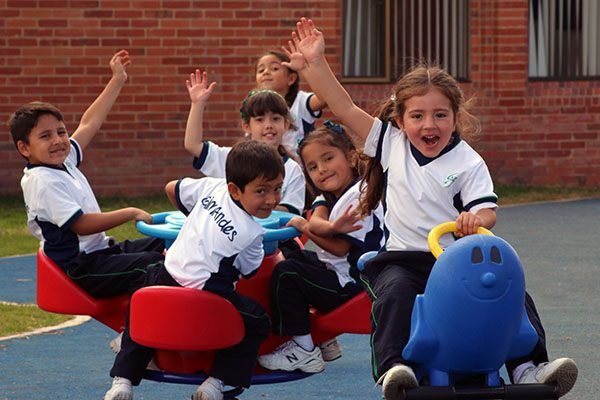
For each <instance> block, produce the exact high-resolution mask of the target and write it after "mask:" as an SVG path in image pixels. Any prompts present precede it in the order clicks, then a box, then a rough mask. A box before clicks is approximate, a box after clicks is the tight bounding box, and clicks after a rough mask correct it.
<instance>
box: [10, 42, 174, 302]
mask: <svg viewBox="0 0 600 400" xmlns="http://www.w3.org/2000/svg"><path fill="white" fill-rule="evenodd" d="M130 62H131V61H130V60H129V54H128V53H127V51H125V50H121V51H119V52H117V53H116V54H115V55H114V56H113V57H112V59H111V60H110V67H111V69H112V78H111V80H110V81H109V82H108V84H107V85H106V87H105V88H104V90H103V91H102V93H101V94H100V95H99V96H98V98H97V99H96V100H95V101H94V102H93V103H92V105H91V106H90V107H89V108H88V109H87V110H86V111H85V113H84V114H83V116H82V118H81V122H80V123H79V126H78V127H77V129H76V130H75V132H74V133H73V135H72V136H71V138H69V135H68V132H67V128H66V127H65V123H64V119H63V116H62V114H61V112H60V111H59V110H58V109H57V108H56V107H54V106H53V105H51V104H48V103H42V102H32V103H29V104H26V105H24V106H22V107H20V108H19V109H18V110H17V111H15V113H14V114H13V115H12V116H11V118H10V121H9V126H10V132H11V135H12V137H13V140H14V142H15V145H16V146H17V150H18V151H19V153H20V154H21V155H22V156H23V157H24V158H25V159H26V160H27V166H26V167H25V170H24V173H23V178H22V179H21V188H22V189H23V197H24V200H25V206H26V207H27V220H28V224H29V230H30V231H31V233H32V234H33V235H34V236H35V237H37V238H38V239H40V241H41V245H42V246H43V249H44V252H45V253H46V255H47V256H48V257H50V258H51V259H52V260H53V261H54V262H55V263H56V264H58V266H60V267H61V268H62V269H63V270H64V271H65V272H66V274H67V275H68V276H69V277H70V278H71V279H72V280H73V281H75V283H77V285H79V286H80V287H81V288H82V289H83V290H85V291H86V292H88V293H89V294H90V295H92V296H94V297H99V298H100V297H111V296H115V295H119V294H124V293H132V292H131V290H132V289H131V285H132V281H135V280H136V279H139V278H140V277H141V276H143V273H144V268H145V267H146V266H147V265H149V264H152V263H155V262H157V261H160V260H162V259H163V258H164V256H163V251H164V248H165V244H164V241H163V240H158V239H151V238H148V239H140V240H135V241H125V242H123V243H115V241H114V239H112V238H111V237H108V236H106V235H105V233H104V231H105V230H107V229H111V228H114V227H116V226H118V225H121V224H124V223H125V222H128V221H133V220H135V221H137V220H142V221H145V222H148V223H149V222H151V220H152V217H151V216H150V214H148V213H147V212H146V211H144V210H140V209H138V208H133V207H128V208H122V209H119V210H115V211H110V212H101V211H100V207H99V206H98V202H97V201H96V198H95V197H94V193H93V191H92V189H91V187H90V185H89V184H88V181H87V180H86V178H85V176H84V175H83V173H82V172H81V171H80V170H79V168H78V167H79V164H80V163H81V160H82V158H83V151H84V150H85V148H86V147H87V145H88V144H89V143H90V141H91V140H92V139H93V138H94V135H95V134H96V133H97V132H98V130H99V129H100V126H101V125H102V123H103V122H104V120H105V119H106V115H107V114H108V112H109V111H110V109H111V107H112V105H113V104H114V102H115V100H116V99H117V97H118V95H119V92H120V91H121V88H122V87H123V85H124V84H125V82H126V80H127V72H126V68H127V66H129V64H130ZM57 295H58V294H57Z"/></svg>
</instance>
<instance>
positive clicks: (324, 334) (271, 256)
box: [37, 211, 371, 398]
mask: <svg viewBox="0 0 600 400" xmlns="http://www.w3.org/2000/svg"><path fill="white" fill-rule="evenodd" d="M291 217H293V214H289V213H284V212H278V211H274V212H273V213H272V215H271V217H270V218H267V219H264V220H260V222H261V224H262V225H263V227H264V228H265V230H266V234H265V239H264V248H265V258H264V260H263V263H262V265H261V267H260V268H259V271H258V272H257V273H256V274H255V275H254V276H253V277H252V278H250V279H248V280H240V281H239V282H238V285H237V288H236V290H238V291H239V292H240V293H242V294H244V295H246V296H248V297H251V298H253V299H255V300H256V301H258V302H259V303H260V304H261V305H262V306H263V307H264V308H265V309H266V310H267V311H268V312H270V309H271V307H270V298H269V293H270V283H269V282H270V276H271V272H272V270H273V268H274V267H275V265H276V264H277V263H278V262H279V261H281V260H282V259H283V254H282V253H281V252H280V251H279V249H278V248H277V245H278V242H279V241H285V240H288V239H290V238H292V237H297V236H299V232H298V231H297V230H296V229H295V228H290V227H285V224H286V223H287V222H288V221H289V219H290V218H291ZM184 218H185V217H184V216H183V214H181V213H179V212H165V213H159V214H155V215H153V223H152V224H145V223H143V222H138V224H137V227H138V230H139V231H140V232H142V233H144V234H146V235H149V236H153V237H158V238H162V239H165V241H166V242H167V246H169V245H170V244H171V243H172V242H173V241H174V240H175V238H176V237H177V234H178V232H179V228H180V227H181V225H182V223H183V220H184ZM37 302H38V305H39V306H40V308H42V309H44V310H46V311H50V312H56V313H61V314H81V315H90V316H91V317H93V318H95V319H97V320H98V321H100V322H102V323H104V324H105V325H107V326H108V327H110V328H111V329H114V330H115V331H117V332H120V331H122V329H123V326H124V321H125V315H126V312H127V305H128V299H127V297H126V296H120V297H118V298H112V299H94V298H92V297H91V296H89V295H88V294H87V293H85V292H84V291H83V290H82V289H81V288H79V287H78V286H77V285H76V284H75V283H74V282H73V281H71V280H70V279H69V278H68V277H67V276H66V275H65V273H64V272H63V271H62V270H61V269H60V268H59V267H58V266H57V265H55V264H54V263H53V262H52V260H50V259H49V258H48V257H47V256H46V255H45V254H44V253H43V252H42V251H41V250H40V252H39V253H38V288H37ZM370 310H371V303H370V300H369V298H368V296H367V295H366V293H361V294H359V295H358V296H356V297H354V298H353V299H351V300H350V301H348V302H347V303H346V304H344V305H342V306H341V307H339V308H337V309H335V310H333V311H331V312H329V313H319V312H314V313H313V314H312V316H311V318H312V323H311V326H312V331H311V334H312V336H313V338H314V340H315V342H316V343H320V342H323V341H326V340H329V339H332V338H334V337H336V336H338V335H340V334H342V333H364V334H368V333H370V332H371V324H370V320H369V315H370ZM130 327H131V337H132V338H133V339H134V340H135V341H137V342H138V343H140V344H143V345H146V346H149V347H153V348H156V349H157V352H156V355H155V359H154V361H155V364H156V365H157V366H158V368H159V370H158V371H156V370H148V371H147V372H146V375H145V379H150V380H155V381H161V382H172V383H186V384H195V385H197V384H200V383H201V382H202V381H203V380H204V379H205V378H206V377H207V375H206V374H205V371H208V370H209V368H210V365H211V363H212V360H213V358H214V355H215V353H216V351H217V350H218V349H221V348H225V347H229V346H232V345H234V344H236V343H238V342H239V341H240V340H241V339H242V337H243V336H244V327H243V324H242V321H241V318H240V316H239V314H238V312H237V310H236V309H235V308H234V307H233V305H232V304H231V303H229V302H228V301H227V300H225V299H224V298H222V297H220V296H217V295H215V294H213V293H210V292H206V291H201V290H195V289H190V288H181V287H163V286H153V287H145V288H142V289H140V290H138V291H136V292H135V293H134V295H133V296H132V298H131V311H130ZM287 339H288V338H282V337H278V336H272V335H271V336H269V337H268V338H267V340H266V341H265V342H263V344H262V345H261V348H260V351H259V353H260V354H267V353H270V352H271V351H273V350H274V349H275V348H276V347H277V346H278V345H280V344H281V343H283V342H284V341H285V340H287ZM310 375H311V374H307V373H304V372H299V371H294V372H283V371H268V370H265V369H262V368H261V367H259V366H257V367H256V370H255V373H254V376H253V378H252V384H253V385H255V384H268V383H278V382H286V381H291V380H297V379H302V378H306V377H308V376H310ZM242 390H243V389H242V388H234V389H232V390H230V391H229V392H227V393H226V396H227V397H228V398H231V397H234V396H236V395H237V394H239V393H241V392H242Z"/></svg>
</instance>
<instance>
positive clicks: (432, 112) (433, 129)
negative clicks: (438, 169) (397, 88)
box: [395, 88, 456, 158]
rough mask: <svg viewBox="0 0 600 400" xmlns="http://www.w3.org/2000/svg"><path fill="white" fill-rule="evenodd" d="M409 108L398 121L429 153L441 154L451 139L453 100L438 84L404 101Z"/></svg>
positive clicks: (409, 137)
mask: <svg viewBox="0 0 600 400" xmlns="http://www.w3.org/2000/svg"><path fill="white" fill-rule="evenodd" d="M404 108H405V112H404V115H402V116H401V117H396V118H395V121H396V123H397V124H398V126H399V127H400V128H402V130H404V132H405V133H406V136H407V137H408V140H410V142H411V143H412V145H413V146H415V147H416V148H417V150H419V152H421V154H423V155H424V156H426V157H430V158H433V157H437V156H438V155H439V154H440V153H441V152H442V150H443V149H444V148H445V147H446V146H447V145H448V143H450V139H451V137H452V132H454V130H455V128H456V116H455V115H454V112H453V111H452V105H451V103H450V100H449V99H448V98H447V97H446V96H445V95H444V94H443V93H442V92H441V91H440V90H439V89H436V88H431V89H430V90H429V91H428V92H427V93H426V94H425V95H423V96H413V97H411V98H409V99H407V100H406V101H405V102H404Z"/></svg>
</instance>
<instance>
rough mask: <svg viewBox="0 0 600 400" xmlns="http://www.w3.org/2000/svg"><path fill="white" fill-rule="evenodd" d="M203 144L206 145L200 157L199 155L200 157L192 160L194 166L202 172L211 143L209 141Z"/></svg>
mask: <svg viewBox="0 0 600 400" xmlns="http://www.w3.org/2000/svg"><path fill="white" fill-rule="evenodd" d="M202 143H204V146H202V151H201V152H200V155H198V157H194V159H193V160H192V166H193V167H194V168H195V169H197V170H200V169H201V168H202V166H203V165H204V163H205V162H206V157H208V146H209V142H208V141H207V140H204V141H203V142H202Z"/></svg>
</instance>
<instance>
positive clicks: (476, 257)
mask: <svg viewBox="0 0 600 400" xmlns="http://www.w3.org/2000/svg"><path fill="white" fill-rule="evenodd" d="M482 262H483V252H482V251H481V248H480V247H475V248H474V249H473V252H472V253H471V263H473V264H480V263H482Z"/></svg>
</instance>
